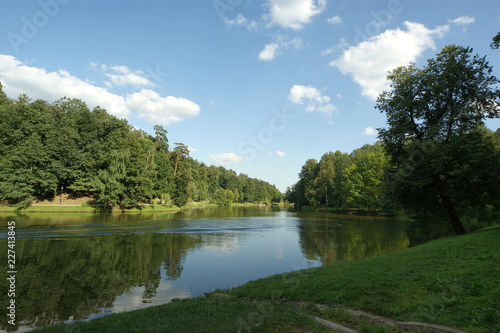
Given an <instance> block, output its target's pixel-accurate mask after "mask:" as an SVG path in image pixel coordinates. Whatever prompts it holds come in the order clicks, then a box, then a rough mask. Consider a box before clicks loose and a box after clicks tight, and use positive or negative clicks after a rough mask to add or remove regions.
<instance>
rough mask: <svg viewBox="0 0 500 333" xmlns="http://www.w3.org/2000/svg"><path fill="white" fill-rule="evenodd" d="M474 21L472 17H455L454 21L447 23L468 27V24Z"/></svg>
mask: <svg viewBox="0 0 500 333" xmlns="http://www.w3.org/2000/svg"><path fill="white" fill-rule="evenodd" d="M475 21H476V20H475V19H474V17H473V16H460V17H457V18H456V19H454V20H449V21H448V22H450V23H455V24H458V25H469V24H472V23H474V22H475Z"/></svg>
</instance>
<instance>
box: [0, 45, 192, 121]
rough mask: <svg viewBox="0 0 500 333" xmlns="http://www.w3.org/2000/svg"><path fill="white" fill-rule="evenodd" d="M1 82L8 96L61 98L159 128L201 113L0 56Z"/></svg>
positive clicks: (171, 100)
mask: <svg viewBox="0 0 500 333" xmlns="http://www.w3.org/2000/svg"><path fill="white" fill-rule="evenodd" d="M95 65H96V64H91V66H95ZM105 69H106V70H108V69H109V68H108V67H105ZM112 70H113V71H114V72H115V73H117V75H121V74H130V72H129V71H130V70H129V69H128V68H127V67H125V66H116V67H115V68H114V69H112ZM0 81H2V84H3V85H4V90H5V92H6V93H7V94H8V95H9V96H18V95H19V94H23V93H26V94H27V95H28V96H29V97H31V98H34V99H43V100H49V101H54V100H57V99H59V98H61V97H68V98H78V99H81V100H83V101H84V102H85V103H87V105H89V107H90V108H93V107H96V106H100V107H102V108H105V109H106V110H107V111H108V112H109V113H110V114H112V115H114V116H116V117H119V118H127V117H129V116H130V115H131V113H132V111H135V112H137V115H138V116H139V117H142V118H145V119H146V120H148V121H150V122H151V123H153V124H158V125H168V124H172V123H175V122H178V121H182V120H185V119H189V118H191V117H194V116H196V115H197V114H198V113H199V111H200V107H199V106H198V105H197V104H196V103H194V102H192V101H189V100H187V99H184V98H176V97H172V96H167V97H161V96H160V95H159V94H158V93H157V92H155V91H153V90H149V89H142V90H141V91H139V92H135V93H132V94H128V95H127V96H126V97H123V96H120V95H117V94H113V93H111V92H109V91H107V90H106V89H105V88H102V87H96V86H94V85H93V84H91V83H88V82H85V81H83V80H81V79H79V78H77V77H75V76H72V75H70V74H69V73H68V72H66V71H64V70H59V71H56V72H48V71H46V70H45V69H41V68H36V67H30V66H26V65H24V64H23V63H22V62H20V61H19V60H17V59H16V58H14V57H12V56H9V55H1V54H0Z"/></svg>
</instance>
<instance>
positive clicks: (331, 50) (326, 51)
mask: <svg viewBox="0 0 500 333" xmlns="http://www.w3.org/2000/svg"><path fill="white" fill-rule="evenodd" d="M334 50H335V47H330V48H329V49H326V50H324V51H321V56H322V57H324V56H326V55H329V54H332V53H333V51H334Z"/></svg>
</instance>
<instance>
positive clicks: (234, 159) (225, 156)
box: [209, 153, 243, 165]
mask: <svg viewBox="0 0 500 333" xmlns="http://www.w3.org/2000/svg"><path fill="white" fill-rule="evenodd" d="M209 157H210V159H211V160H212V161H213V162H214V163H216V164H220V165H228V164H233V163H240V162H241V161H242V160H243V157H241V156H239V155H236V154H234V153H221V154H217V155H209Z"/></svg>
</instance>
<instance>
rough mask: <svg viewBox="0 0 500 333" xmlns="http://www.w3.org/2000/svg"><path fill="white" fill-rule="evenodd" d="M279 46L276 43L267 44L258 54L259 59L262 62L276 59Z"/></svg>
mask: <svg viewBox="0 0 500 333" xmlns="http://www.w3.org/2000/svg"><path fill="white" fill-rule="evenodd" d="M278 49H279V45H278V44H276V43H271V44H267V45H266V46H264V50H262V52H260V53H259V59H260V60H264V61H270V60H273V59H274V58H276V55H277V52H278Z"/></svg>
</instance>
